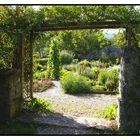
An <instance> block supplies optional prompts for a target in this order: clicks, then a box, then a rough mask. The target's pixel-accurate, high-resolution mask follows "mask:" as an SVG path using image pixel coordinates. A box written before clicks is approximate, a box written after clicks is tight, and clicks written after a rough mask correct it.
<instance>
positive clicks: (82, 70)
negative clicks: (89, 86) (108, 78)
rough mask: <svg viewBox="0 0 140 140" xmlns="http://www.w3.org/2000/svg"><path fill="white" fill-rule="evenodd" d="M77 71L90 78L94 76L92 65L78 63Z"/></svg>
mask: <svg viewBox="0 0 140 140" xmlns="http://www.w3.org/2000/svg"><path fill="white" fill-rule="evenodd" d="M76 72H78V73H79V74H80V75H82V76H85V77H88V78H90V79H93V78H94V75H93V72H92V69H91V68H90V67H85V66H83V65H82V66H81V65H77V67H76Z"/></svg>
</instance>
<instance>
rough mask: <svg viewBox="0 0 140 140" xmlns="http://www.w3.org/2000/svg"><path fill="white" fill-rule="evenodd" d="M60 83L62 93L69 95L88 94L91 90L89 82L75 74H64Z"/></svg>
mask: <svg viewBox="0 0 140 140" xmlns="http://www.w3.org/2000/svg"><path fill="white" fill-rule="evenodd" d="M60 82H61V86H62V88H63V89H64V91H65V92H66V93H69V94H80V93H88V92H91V90H92V86H91V82H90V80H89V79H88V78H86V77H84V76H81V75H78V74H75V73H71V72H70V73H67V74H64V75H63V76H62V77H61V78H60Z"/></svg>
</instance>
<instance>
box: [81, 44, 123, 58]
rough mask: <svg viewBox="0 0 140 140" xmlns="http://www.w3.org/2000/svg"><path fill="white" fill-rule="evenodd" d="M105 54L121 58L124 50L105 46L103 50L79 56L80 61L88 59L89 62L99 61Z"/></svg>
mask: <svg viewBox="0 0 140 140" xmlns="http://www.w3.org/2000/svg"><path fill="white" fill-rule="evenodd" d="M104 54H105V55H110V56H113V57H121V54H122V48H120V47H117V46H105V47H104V48H103V49H101V50H95V51H93V52H90V53H88V54H79V55H78V59H88V60H92V59H99V58H100V57H101V56H102V55H104Z"/></svg>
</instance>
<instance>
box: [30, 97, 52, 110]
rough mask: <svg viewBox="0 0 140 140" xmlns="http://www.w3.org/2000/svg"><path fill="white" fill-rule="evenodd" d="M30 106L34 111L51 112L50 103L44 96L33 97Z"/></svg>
mask: <svg viewBox="0 0 140 140" xmlns="http://www.w3.org/2000/svg"><path fill="white" fill-rule="evenodd" d="M28 107H29V111H32V112H46V111H47V112H50V103H49V102H48V101H46V100H45V99H42V98H33V99H32V100H31V101H30V102H29V106H28Z"/></svg>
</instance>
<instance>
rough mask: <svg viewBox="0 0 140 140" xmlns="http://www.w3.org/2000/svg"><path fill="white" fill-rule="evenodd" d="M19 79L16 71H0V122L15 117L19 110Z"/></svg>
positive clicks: (20, 98)
mask: <svg viewBox="0 0 140 140" xmlns="http://www.w3.org/2000/svg"><path fill="white" fill-rule="evenodd" d="M20 83H21V81H20V73H19V72H18V71H12V70H7V71H3V72H0V122H4V121H7V120H9V119H11V118H13V117H15V116H16V115H17V114H18V113H19V112H20V111H21V103H22V102H21V100H22V92H21V84H20Z"/></svg>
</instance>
